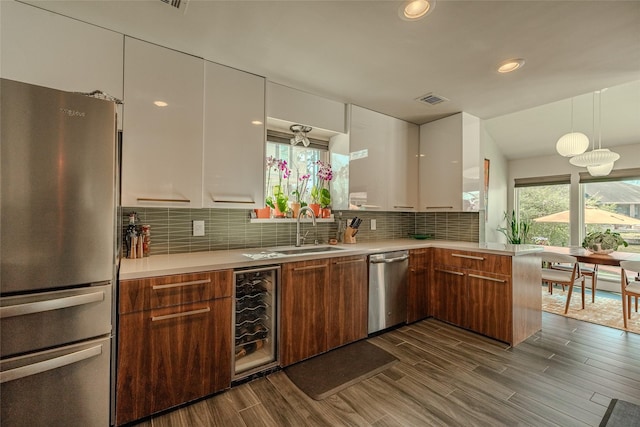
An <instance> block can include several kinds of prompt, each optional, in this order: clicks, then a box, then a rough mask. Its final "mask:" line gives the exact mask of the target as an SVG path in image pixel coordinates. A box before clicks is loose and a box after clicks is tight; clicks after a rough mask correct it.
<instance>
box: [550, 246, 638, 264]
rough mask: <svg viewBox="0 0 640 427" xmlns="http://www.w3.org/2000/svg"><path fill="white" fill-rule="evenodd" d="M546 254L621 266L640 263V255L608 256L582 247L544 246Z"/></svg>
mask: <svg viewBox="0 0 640 427" xmlns="http://www.w3.org/2000/svg"><path fill="white" fill-rule="evenodd" d="M543 249H544V251H545V252H556V253H560V254H566V255H572V256H574V257H576V259H577V260H578V261H579V262H584V263H588V264H599V265H612V266H617V267H619V266H620V261H640V253H633V252H620V251H614V252H611V253H608V254H597V253H593V252H591V251H590V250H588V249H585V248H583V247H581V246H569V247H566V246H543Z"/></svg>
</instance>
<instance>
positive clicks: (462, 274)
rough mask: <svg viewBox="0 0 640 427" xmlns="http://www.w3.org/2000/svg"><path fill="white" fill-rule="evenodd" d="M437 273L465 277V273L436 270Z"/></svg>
mask: <svg viewBox="0 0 640 427" xmlns="http://www.w3.org/2000/svg"><path fill="white" fill-rule="evenodd" d="M436 271H439V272H441V273H447V274H455V275H456V276H464V273H460V272H459V271H451V270H442V269H440V268H436Z"/></svg>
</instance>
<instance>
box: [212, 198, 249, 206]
mask: <svg viewBox="0 0 640 427" xmlns="http://www.w3.org/2000/svg"><path fill="white" fill-rule="evenodd" d="M211 200H212V201H213V203H237V204H246V205H253V204H255V201H254V200H227V199H216V198H215V197H212V198H211Z"/></svg>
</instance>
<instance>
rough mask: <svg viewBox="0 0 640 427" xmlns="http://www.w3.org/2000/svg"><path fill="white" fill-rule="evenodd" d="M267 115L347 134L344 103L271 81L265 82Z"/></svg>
mask: <svg viewBox="0 0 640 427" xmlns="http://www.w3.org/2000/svg"><path fill="white" fill-rule="evenodd" d="M267 116H268V117H272V118H274V119H279V120H285V121H287V122H292V123H299V124H301V125H306V126H311V127H313V128H317V129H324V130H328V131H331V132H336V133H346V132H347V130H346V128H347V126H346V106H345V104H342V103H340V102H337V101H333V100H331V99H326V98H322V97H320V96H316V95H312V94H310V93H306V92H302V91H300V90H297V89H292V88H290V87H287V86H282V85H279V84H276V83H272V82H268V83H267Z"/></svg>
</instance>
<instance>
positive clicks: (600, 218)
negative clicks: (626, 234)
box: [533, 208, 640, 225]
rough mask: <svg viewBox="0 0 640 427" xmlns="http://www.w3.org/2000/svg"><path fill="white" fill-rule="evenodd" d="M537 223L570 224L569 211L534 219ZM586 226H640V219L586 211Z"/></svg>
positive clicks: (595, 210)
mask: <svg viewBox="0 0 640 427" xmlns="http://www.w3.org/2000/svg"><path fill="white" fill-rule="evenodd" d="M533 220H534V221H535V222H567V223H568V222H569V211H562V212H556V213H554V214H551V215H546V216H541V217H540V218H534V219H533ZM584 222H585V224H615V225H640V219H637V218H632V217H630V216H627V215H622V214H619V213H616V212H608V211H603V210H602V209H598V208H585V209H584Z"/></svg>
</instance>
